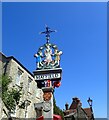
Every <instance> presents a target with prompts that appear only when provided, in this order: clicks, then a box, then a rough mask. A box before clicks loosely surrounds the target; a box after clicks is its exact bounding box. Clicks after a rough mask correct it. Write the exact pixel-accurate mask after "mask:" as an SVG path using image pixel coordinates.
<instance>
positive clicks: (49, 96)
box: [43, 92, 52, 101]
mask: <svg viewBox="0 0 109 120" xmlns="http://www.w3.org/2000/svg"><path fill="white" fill-rule="evenodd" d="M51 97H52V93H51V92H44V94H43V98H44V101H49V100H50V99H51Z"/></svg>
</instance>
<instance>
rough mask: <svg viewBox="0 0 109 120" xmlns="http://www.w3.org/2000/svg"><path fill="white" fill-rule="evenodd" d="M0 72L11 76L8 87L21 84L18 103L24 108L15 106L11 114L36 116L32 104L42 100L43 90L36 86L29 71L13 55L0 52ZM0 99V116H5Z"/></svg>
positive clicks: (17, 116)
mask: <svg viewBox="0 0 109 120" xmlns="http://www.w3.org/2000/svg"><path fill="white" fill-rule="evenodd" d="M0 74H1V75H2V74H4V75H8V76H10V77H11V78H12V82H11V84H10V86H9V87H10V88H12V87H15V88H17V89H18V88H20V87H21V86H22V96H21V99H20V102H19V104H25V105H24V106H25V107H24V108H19V107H18V106H16V109H15V113H13V114H12V115H11V116H12V117H14V118H37V116H38V112H36V110H35V107H34V104H35V103H38V102H41V101H43V97H42V96H43V92H42V90H41V89H39V88H38V87H37V83H36V82H35V80H34V76H33V74H32V73H31V72H29V71H28V70H27V69H26V68H25V67H24V66H23V65H22V64H21V63H20V62H19V61H18V60H17V59H16V58H14V57H13V56H10V57H6V56H5V55H4V54H3V53H0ZM0 101H1V103H0V104H1V106H2V108H1V112H0V113H2V114H1V115H0V118H6V117H7V116H6V114H5V113H4V111H3V109H5V111H7V109H6V107H5V105H4V104H3V102H2V100H0Z"/></svg>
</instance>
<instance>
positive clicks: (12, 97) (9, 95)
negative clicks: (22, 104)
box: [0, 75, 22, 120]
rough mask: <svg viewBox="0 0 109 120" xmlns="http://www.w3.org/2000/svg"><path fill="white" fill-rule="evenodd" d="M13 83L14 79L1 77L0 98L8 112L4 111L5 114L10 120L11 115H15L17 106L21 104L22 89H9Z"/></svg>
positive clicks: (6, 76) (5, 76)
mask: <svg viewBox="0 0 109 120" xmlns="http://www.w3.org/2000/svg"><path fill="white" fill-rule="evenodd" d="M11 82H12V78H11V77H9V76H8V75H2V76H0V92H1V93H2V94H0V97H1V98H2V101H3V103H4V105H5V107H6V108H7V110H8V113H7V112H6V110H5V109H3V111H4V113H5V114H6V115H7V117H8V119H9V120H10V119H12V118H11V113H14V111H15V108H16V105H18V104H19V100H20V98H21V90H22V87H21V88H19V89H18V88H15V87H12V88H9V84H10V83H11Z"/></svg>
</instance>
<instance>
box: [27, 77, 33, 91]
mask: <svg viewBox="0 0 109 120" xmlns="http://www.w3.org/2000/svg"><path fill="white" fill-rule="evenodd" d="M31 82H32V79H31V78H28V92H30V90H31Z"/></svg>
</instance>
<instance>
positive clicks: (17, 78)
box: [16, 69, 22, 86]
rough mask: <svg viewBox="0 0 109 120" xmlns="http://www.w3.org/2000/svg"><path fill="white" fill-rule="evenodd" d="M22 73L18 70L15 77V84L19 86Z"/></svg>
mask: <svg viewBox="0 0 109 120" xmlns="http://www.w3.org/2000/svg"><path fill="white" fill-rule="evenodd" d="M21 75H22V71H21V70H20V69H18V73H17V77H16V84H17V85H19V86H20V80H21Z"/></svg>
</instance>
